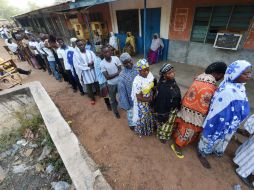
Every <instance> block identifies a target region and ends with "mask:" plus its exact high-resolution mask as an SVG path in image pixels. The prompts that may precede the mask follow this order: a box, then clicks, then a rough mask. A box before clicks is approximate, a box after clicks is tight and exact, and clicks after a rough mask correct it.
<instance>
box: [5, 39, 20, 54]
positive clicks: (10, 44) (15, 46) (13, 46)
mask: <svg viewBox="0 0 254 190" xmlns="http://www.w3.org/2000/svg"><path fill="white" fill-rule="evenodd" d="M5 43H6V45H7V46H8V48H9V50H11V51H12V52H13V53H15V52H16V51H17V49H18V45H17V44H15V43H13V42H12V43H8V39H6V40H5Z"/></svg>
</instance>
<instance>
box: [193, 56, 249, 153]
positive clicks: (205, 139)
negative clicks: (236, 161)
mask: <svg viewBox="0 0 254 190" xmlns="http://www.w3.org/2000/svg"><path fill="white" fill-rule="evenodd" d="M250 67H251V64H250V63H249V62H247V61H243V60H239V61H235V62H233V63H232V64H230V65H229V66H228V68H227V70H226V74H225V76H224V80H223V81H222V83H221V84H220V86H219V88H218V89H217V91H216V92H215V94H214V96H213V98H212V101H211V105H210V109H209V113H208V115H207V117H206V119H205V122H204V124H203V128H204V130H203V132H202V136H201V139H200V141H199V145H198V149H199V152H200V153H201V154H202V155H207V154H211V153H215V154H217V155H218V156H221V155H222V154H223V153H224V151H225V149H226V147H227V145H228V143H229V141H230V140H231V138H232V136H233V135H234V133H235V132H236V130H237V129H238V127H239V126H240V124H241V122H242V121H243V120H244V119H245V118H246V117H247V116H248V114H249V112H250V107H249V103H248V99H247V96H246V92H245V85H244V84H243V83H235V82H234V81H235V80H236V79H237V78H238V77H239V76H240V75H241V74H242V73H243V72H244V71H246V70H247V69H248V68H250Z"/></svg>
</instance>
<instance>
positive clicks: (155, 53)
mask: <svg viewBox="0 0 254 190" xmlns="http://www.w3.org/2000/svg"><path fill="white" fill-rule="evenodd" d="M163 48H164V44H163V41H162V40H161V39H160V37H159V34H157V33H155V34H154V35H153V39H152V43H151V47H150V50H149V52H148V56H147V58H148V62H149V63H150V64H153V63H157V62H158V60H159V55H160V53H161V50H162V49H163Z"/></svg>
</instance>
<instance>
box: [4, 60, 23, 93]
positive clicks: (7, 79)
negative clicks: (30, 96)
mask: <svg viewBox="0 0 254 190" xmlns="http://www.w3.org/2000/svg"><path fill="white" fill-rule="evenodd" d="M21 83H22V78H21V76H20V75H19V73H18V72H17V66H16V64H15V63H14V61H13V60H12V59H9V60H7V61H4V62H2V63H1V62H0V90H3V89H8V88H11V87H13V86H16V85H18V84H21Z"/></svg>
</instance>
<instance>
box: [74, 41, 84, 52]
mask: <svg viewBox="0 0 254 190" xmlns="http://www.w3.org/2000/svg"><path fill="white" fill-rule="evenodd" d="M76 45H77V47H78V48H79V50H80V52H82V53H85V52H86V46H85V43H84V42H83V40H80V39H78V40H77V41H76Z"/></svg>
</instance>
